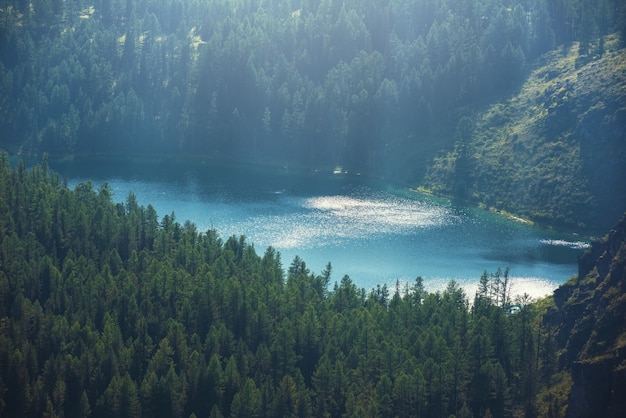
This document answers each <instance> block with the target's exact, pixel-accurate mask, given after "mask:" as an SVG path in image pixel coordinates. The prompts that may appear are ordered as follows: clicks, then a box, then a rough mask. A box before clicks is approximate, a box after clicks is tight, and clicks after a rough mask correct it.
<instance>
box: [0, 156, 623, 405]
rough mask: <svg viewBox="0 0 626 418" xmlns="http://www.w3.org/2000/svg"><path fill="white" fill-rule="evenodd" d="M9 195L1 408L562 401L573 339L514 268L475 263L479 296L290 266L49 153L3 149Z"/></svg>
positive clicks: (2, 225)
mask: <svg viewBox="0 0 626 418" xmlns="http://www.w3.org/2000/svg"><path fill="white" fill-rule="evenodd" d="M0 191H1V192H2V193H0V212H1V215H2V216H1V217H0V232H1V236H2V242H1V250H0V302H1V303H0V415H2V416H21V417H26V416H32V417H39V416H48V417H61V416H94V417H99V416H102V417H111V416H124V417H139V416H145V417H159V416H163V417H189V416H198V417H200V416H212V417H216V416H233V417H235V416H241V417H251V416H274V417H279V416H280V417H285V416H299V417H302V416H333V417H340V416H385V417H392V416H403V417H409V416H424V417H449V416H452V415H454V416H457V417H483V416H498V417H500V416H555V417H556V416H563V412H564V411H565V409H566V405H567V403H566V400H567V396H568V393H569V388H570V386H571V377H570V375H569V372H568V369H567V367H565V365H569V364H571V361H572V359H576V351H574V350H573V349H570V351H569V355H568V360H567V362H561V363H559V362H557V359H558V355H559V353H561V352H562V348H561V347H559V345H557V341H558V339H557V337H558V332H556V331H557V330H558V329H559V327H560V326H559V324H558V323H549V322H545V321H544V322H542V320H541V318H542V315H543V314H544V313H545V312H546V309H547V308H548V307H550V306H554V305H553V302H552V300H551V299H548V300H545V301H541V302H540V303H534V304H531V300H530V299H529V298H528V297H525V296H520V297H516V298H515V299H514V300H511V299H510V296H509V292H510V286H511V283H510V282H509V278H508V272H507V271H506V270H505V271H501V270H498V271H496V272H492V273H487V272H485V273H484V274H483V276H482V277H480V278H478V277H477V278H476V280H477V282H479V288H478V291H477V293H476V294H475V295H467V294H466V293H465V292H464V291H463V289H461V288H460V287H459V286H458V284H456V283H455V282H454V281H451V282H450V283H449V285H448V287H447V289H446V290H445V291H443V292H434V293H433V292H426V291H425V290H424V287H423V283H422V278H421V277H417V278H416V279H415V280H414V281H413V282H410V283H407V284H404V285H400V284H398V285H397V286H396V287H395V288H392V289H389V288H388V287H387V286H386V285H384V286H377V287H376V288H375V289H372V290H370V291H366V290H364V289H361V288H357V286H356V285H355V284H354V283H353V282H352V280H351V279H350V277H349V276H344V277H342V278H336V277H334V276H333V274H332V265H331V264H330V263H329V264H328V266H327V267H326V269H325V270H324V271H322V272H321V273H319V274H317V273H314V272H311V271H309V269H308V268H307V266H306V263H305V261H304V260H302V259H299V258H297V257H296V258H295V259H294V260H293V261H291V262H288V265H285V266H283V264H282V263H283V262H282V260H281V258H280V254H279V253H277V252H276V251H275V250H274V249H273V248H271V247H269V248H267V249H266V250H265V251H264V253H263V255H262V256H261V255H258V254H257V253H256V251H255V249H254V247H253V246H251V245H249V244H248V243H247V242H246V240H245V238H244V237H235V236H233V237H229V238H228V239H226V240H223V239H222V238H220V236H219V235H218V233H217V232H216V231H215V230H208V231H198V230H197V229H196V227H195V226H194V224H192V223H190V222H188V221H187V222H185V223H184V224H181V223H178V222H177V221H176V219H175V217H174V215H165V216H163V217H162V219H161V221H160V222H159V221H158V217H157V214H156V212H155V210H154V209H153V208H152V207H151V206H148V207H143V206H139V205H138V204H137V202H136V198H135V196H134V195H132V194H131V195H129V196H128V198H127V200H126V202H125V203H123V204H121V203H118V204H114V203H113V202H112V201H111V191H110V189H109V188H108V186H107V185H106V184H105V185H103V186H102V187H100V189H99V190H94V189H93V188H92V187H91V185H90V184H89V183H86V184H82V185H80V186H78V187H76V189H75V190H69V189H67V188H66V187H64V186H63V182H62V180H61V178H60V177H59V176H58V175H56V174H54V173H52V172H50V170H49V169H48V167H47V162H46V161H45V160H44V161H43V162H42V164H40V165H37V166H35V167H34V168H33V169H32V170H27V169H26V168H25V166H24V164H23V163H21V164H19V166H17V167H15V168H11V166H10V165H9V163H8V159H7V157H6V155H4V154H3V155H2V156H1V158H0ZM622 248H624V247H623V243H622ZM596 253H599V254H602V251H599V252H598V251H596ZM588 260H591V263H593V254H590V256H589V257H588ZM587 264H589V263H587ZM284 267H286V271H283V268H284ZM587 267H589V266H587ZM583 274H585V273H583ZM616 277H617V278H618V279H619V276H616ZM622 279H623V275H622ZM586 280H587V281H586V282H587V283H588V282H589V280H591V278H588V279H586ZM569 286H570V287H573V286H576V283H575V282H571V283H570V284H569ZM607 288H609V287H608V286H607ZM613 293H615V292H613ZM616 296H617V295H613V296H609V300H611V299H610V298H615V297H616ZM623 299H624V298H623V297H621V298H619V299H616V303H615V304H613V305H611V306H613V307H612V308H611V309H614V310H615V311H611V312H615V314H618V312H622V314H623V301H622V302H619V301H618V300H623ZM470 302H471V303H470ZM561 305H562V303H561ZM565 305H566V307H567V306H569V305H568V304H565ZM572 305H573V304H572ZM559 308H562V306H559ZM551 309H552V310H555V309H556V308H554V307H553V308H551ZM618 315H619V314H618ZM555 317H558V315H555V314H553V315H552V318H555ZM591 318H593V315H591ZM617 318H619V316H618V317H617ZM589 320H590V319H588V320H587V321H589ZM608 323H609V326H610V324H611V322H608ZM611 329H613V328H611ZM619 329H620V328H619V327H617V328H614V330H615V331H617V330H619ZM622 331H623V327H622ZM620 332H621V331H620ZM620 332H617V334H616V335H622V337H620V338H621V339H620V341H623V333H622V334H620ZM571 333H572V335H574V333H575V332H574V331H571ZM569 334H570V332H567V333H566V334H565V335H563V334H562V335H561V339H563V338H567V336H568V335H569ZM614 334H615V333H613V334H610V335H613V337H611V338H615V335H614ZM596 338H598V336H596ZM611 341H613V340H611ZM579 344H580V343H579ZM601 351H602V350H601ZM596 354H597V353H596ZM559 364H561V366H559ZM546 391H548V392H546ZM546 393H547V394H546ZM540 394H543V395H542V396H541V397H540V396H539V395H540Z"/></svg>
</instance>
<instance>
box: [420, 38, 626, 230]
mask: <svg viewBox="0 0 626 418" xmlns="http://www.w3.org/2000/svg"><path fill="white" fill-rule="evenodd" d="M598 42H599V41H598ZM595 48H596V49H597V52H594V53H592V54H589V55H583V54H582V53H581V49H582V47H581V45H580V44H578V43H573V44H568V45H567V46H562V47H560V48H557V49H556V50H554V51H552V52H550V53H548V54H546V55H544V56H543V57H542V60H541V61H540V62H539V64H538V65H537V66H536V68H535V69H534V70H533V71H532V72H531V74H530V75H529V77H528V78H527V79H526V81H525V82H524V83H523V85H522V87H521V88H520V90H519V91H517V92H515V94H513V95H512V96H511V97H508V98H507V99H506V100H502V101H500V102H498V103H496V104H494V105H491V106H489V107H488V108H487V110H486V111H483V112H479V113H478V114H477V115H476V116H475V117H473V118H469V117H464V118H463V119H462V120H461V122H460V123H459V125H458V127H457V132H456V143H455V146H454V148H453V149H452V150H451V151H449V152H447V153H446V154H445V155H444V156H441V157H438V158H436V159H435V162H434V164H433V165H432V167H431V168H430V170H429V172H428V174H427V176H426V179H425V184H426V185H427V187H429V188H430V189H432V190H434V191H436V192H439V193H444V194H447V195H452V196H456V197H460V198H465V199H470V200H472V201H474V202H478V203H482V204H485V205H487V206H491V207H495V208H498V209H504V210H507V211H508V212H511V213H515V214H517V215H519V216H523V217H526V218H529V219H533V220H536V221H540V222H545V223H550V224H553V225H554V224H560V225H565V226H568V227H570V228H572V227H574V228H581V227H583V228H587V229H588V230H595V231H605V230H607V229H609V228H611V227H612V226H613V224H614V223H615V221H616V220H617V219H619V218H620V216H621V215H622V214H623V212H624V210H625V209H626V188H624V187H622V184H623V182H624V179H626V164H625V163H624V162H625V161H626V141H625V140H624V138H626V48H624V45H623V41H622V40H621V39H620V38H619V37H617V36H608V37H605V38H604V40H603V44H602V45H600V44H599V43H597V44H596V45H595ZM598 49H600V50H598Z"/></svg>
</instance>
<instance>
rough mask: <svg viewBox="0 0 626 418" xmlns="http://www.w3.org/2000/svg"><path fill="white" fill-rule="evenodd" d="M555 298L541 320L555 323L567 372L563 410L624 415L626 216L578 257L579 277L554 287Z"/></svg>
mask: <svg viewBox="0 0 626 418" xmlns="http://www.w3.org/2000/svg"><path fill="white" fill-rule="evenodd" d="M554 302H555V305H556V308H554V309H553V310H552V311H550V312H549V313H548V314H547V315H546V317H545V320H544V322H545V323H546V324H550V325H552V326H556V327H557V333H556V340H557V345H558V346H559V347H561V348H562V351H561V356H560V363H561V366H562V367H564V368H565V369H568V370H570V371H571V373H572V380H573V386H572V389H571V391H570V394H569V398H568V402H567V404H568V407H567V415H568V416H570V417H586V416H589V417H592V416H594V417H596V416H606V417H618V416H624V415H625V414H626V400H625V399H624V398H623V396H620V395H622V393H620V390H622V391H623V388H624V387H626V216H624V217H623V218H622V220H621V222H620V223H619V224H618V225H617V226H616V227H615V228H613V229H612V230H611V232H610V233H609V234H608V235H607V237H605V238H604V240H602V241H601V242H597V243H594V245H593V246H592V248H590V249H589V250H588V251H587V252H585V253H584V254H583V255H582V256H581V257H580V260H579V274H578V278H577V279H576V280H572V281H570V282H568V283H567V284H565V285H563V286H561V287H560V288H559V289H557V290H556V291H555V292H554ZM620 388H621V389H620Z"/></svg>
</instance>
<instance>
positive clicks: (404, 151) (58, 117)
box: [0, 0, 625, 181]
mask: <svg viewBox="0 0 626 418" xmlns="http://www.w3.org/2000/svg"><path fill="white" fill-rule="evenodd" d="M624 15H625V14H624V7H623V4H622V2H620V1H618V0H583V1H578V0H576V1H574V0H563V1H554V2H550V1H547V0H517V1H501V0H478V1H474V0H472V1H469V0H385V1H376V2H364V1H357V0H335V1H330V0H283V1H271V2H263V1H250V0H237V1H232V0H214V1H213V0H212V1H206V2H205V1H197V0H196V1H192V0H184V1H183V0H93V1H88V0H77V1H71V2H70V1H63V0H52V1H24V0H2V1H0V51H1V52H2V53H1V56H0V100H1V101H2V102H1V103H0V109H1V110H0V132H2V133H1V134H0V135H2V138H1V139H2V144H3V145H4V146H5V147H7V148H9V150H10V151H11V152H12V153H17V152H19V153H23V154H37V155H40V154H41V152H48V153H50V154H52V155H74V154H85V153H88V154H91V153H107V154H117V153H124V154H128V153H141V154H145V153H155V152H169V153H172V152H176V153H183V154H192V153H193V154H201V155H205V156H213V157H219V158H234V159H238V160H264V161H273V162H279V163H281V164H301V165H314V166H326V167H335V166H336V165H341V166H344V167H346V168H348V169H350V170H360V171H363V170H366V171H367V172H375V173H382V174H386V175H393V176H394V177H396V178H399V179H402V180H406V179H409V180H411V181H419V180H420V179H421V176H422V175H423V173H424V171H425V169H426V164H427V162H428V161H429V160H430V158H432V157H433V156H434V155H435V154H436V153H437V152H438V151H439V150H441V149H444V148H445V147H446V146H448V145H450V144H452V142H453V140H454V132H455V127H456V124H457V121H458V120H459V119H460V118H461V117H462V116H463V115H466V114H468V111H470V110H471V109H472V108H473V107H475V106H476V104H477V103H478V104H485V103H488V102H489V101H491V100H493V99H497V98H499V97H502V96H503V94H506V93H507V92H508V91H510V89H511V88H514V87H516V86H517V85H518V84H519V82H520V81H521V80H523V79H524V77H525V75H526V73H527V68H528V66H527V63H532V62H534V61H535V59H536V58H537V57H539V56H540V55H541V54H542V53H544V52H546V51H549V50H551V49H552V48H553V47H554V46H555V45H559V44H563V43H567V42H570V41H573V40H578V41H581V50H582V51H583V54H586V53H591V52H593V51H595V47H594V45H595V43H594V42H595V40H596V39H597V38H598V36H602V35H605V34H607V33H609V32H612V31H614V30H616V28H618V27H620V25H621V23H622V22H621V20H620V19H621V18H623V17H624Z"/></svg>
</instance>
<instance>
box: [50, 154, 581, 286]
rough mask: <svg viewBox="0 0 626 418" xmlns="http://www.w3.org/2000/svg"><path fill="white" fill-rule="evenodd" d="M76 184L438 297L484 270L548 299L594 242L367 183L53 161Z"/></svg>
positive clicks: (274, 172) (179, 166)
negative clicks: (505, 273)
mask: <svg viewBox="0 0 626 418" xmlns="http://www.w3.org/2000/svg"><path fill="white" fill-rule="evenodd" d="M50 166H51V167H52V168H53V169H54V170H56V171H57V172H59V173H61V175H62V176H63V177H64V178H65V179H66V180H67V182H68V186H69V187H72V188H73V187H74V186H75V185H76V184H77V183H79V182H83V181H91V182H92V183H93V185H94V188H95V189H96V190H97V188H98V187H99V186H100V185H101V184H102V183H103V182H105V181H106V182H108V183H109V184H110V186H111V189H112V191H113V192H114V200H115V201H119V202H124V201H125V200H126V197H127V196H128V194H129V193H130V192H133V193H135V195H136V196H137V200H138V202H139V203H140V204H142V205H144V206H147V205H148V204H152V205H153V206H154V208H155V209H156V210H157V213H158V214H159V216H163V215H165V214H170V213H171V212H174V213H175V215H176V220H177V221H179V222H181V223H182V222H184V221H186V220H190V221H192V222H193V223H195V224H196V226H197V227H198V229H199V230H200V231H205V230H207V229H209V228H211V227H213V228H215V229H216V230H217V231H218V232H219V234H220V236H221V237H222V238H223V239H226V238H228V237H229V236H230V235H245V236H246V238H247V242H248V243H252V244H254V246H255V249H256V252H257V254H259V255H262V254H263V252H264V251H265V248H266V247H267V246H269V245H271V246H273V247H275V248H276V249H277V250H278V251H280V253H281V257H282V262H283V266H284V267H285V268H286V267H288V266H289V264H290V263H291V261H292V260H293V258H294V257H295V256H296V255H298V256H300V257H301V258H302V259H303V260H304V261H305V262H306V264H307V267H308V268H309V269H310V270H311V271H312V272H315V273H320V272H321V271H322V270H323V269H324V267H325V266H326V263H327V262H329V261H330V262H331V263H332V266H333V275H332V277H331V284H332V283H334V282H335V281H337V282H338V281H340V280H341V277H343V275H344V274H348V275H349V276H350V277H351V278H352V280H353V281H354V282H355V283H356V284H357V286H359V287H364V288H366V289H370V288H372V287H375V286H376V285H377V284H384V283H386V284H387V285H388V286H394V285H395V283H396V280H400V282H401V283H402V282H405V281H407V280H409V281H413V280H414V279H415V277H417V276H422V277H423V278H424V283H425V286H426V288H427V289H428V290H430V291H435V290H441V289H443V288H445V286H446V285H447V283H448V282H449V280H451V279H454V280H456V281H458V282H459V283H460V284H461V285H462V286H463V287H464V288H465V289H466V292H467V293H468V295H473V293H474V289H475V288H476V284H477V283H478V280H479V277H480V275H481V274H482V273H483V271H485V270H486V271H488V272H495V271H496V269H497V268H498V267H500V268H502V269H505V268H506V267H508V268H509V269H510V277H511V278H512V293H513V294H521V293H525V292H526V293H528V294H530V295H531V296H533V297H539V296H543V295H545V294H548V293H550V292H551V291H552V290H554V289H555V288H556V287H557V286H558V285H559V284H561V283H564V282H565V281H567V279H569V278H570V277H571V276H573V275H574V274H576V272H577V264H576V262H577V257H578V255H579V254H580V253H581V252H582V251H583V250H584V248H585V247H586V245H587V243H586V242H584V241H582V240H581V239H580V238H578V237H576V236H574V235H568V234H561V233H556V232H554V231H549V230H545V229H540V228H537V227H533V226H530V225H526V224H523V223H520V222H516V221H514V220H512V219H509V218H506V217H503V216H500V215H497V214H494V213H491V212H488V211H485V210H482V209H477V208H469V207H463V206H458V205H454V204H452V203H450V202H448V201H446V200H442V199H436V198H433V197H430V196H426V195H423V194H419V193H415V192H411V191H409V190H405V189H398V188H392V187H390V186H389V185H387V184H385V183H384V182H383V181H380V180H371V179H367V178H365V177H364V176H358V175H350V174H333V173H322V172H315V171H303V170H295V169H289V168H268V167H258V166H252V167H251V166H244V165H236V164H223V163H214V162H198V161H184V160H178V161H169V160H163V161H158V162H155V161H142V160H131V159H88V160H87V159H77V160H72V161H56V162H50Z"/></svg>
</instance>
